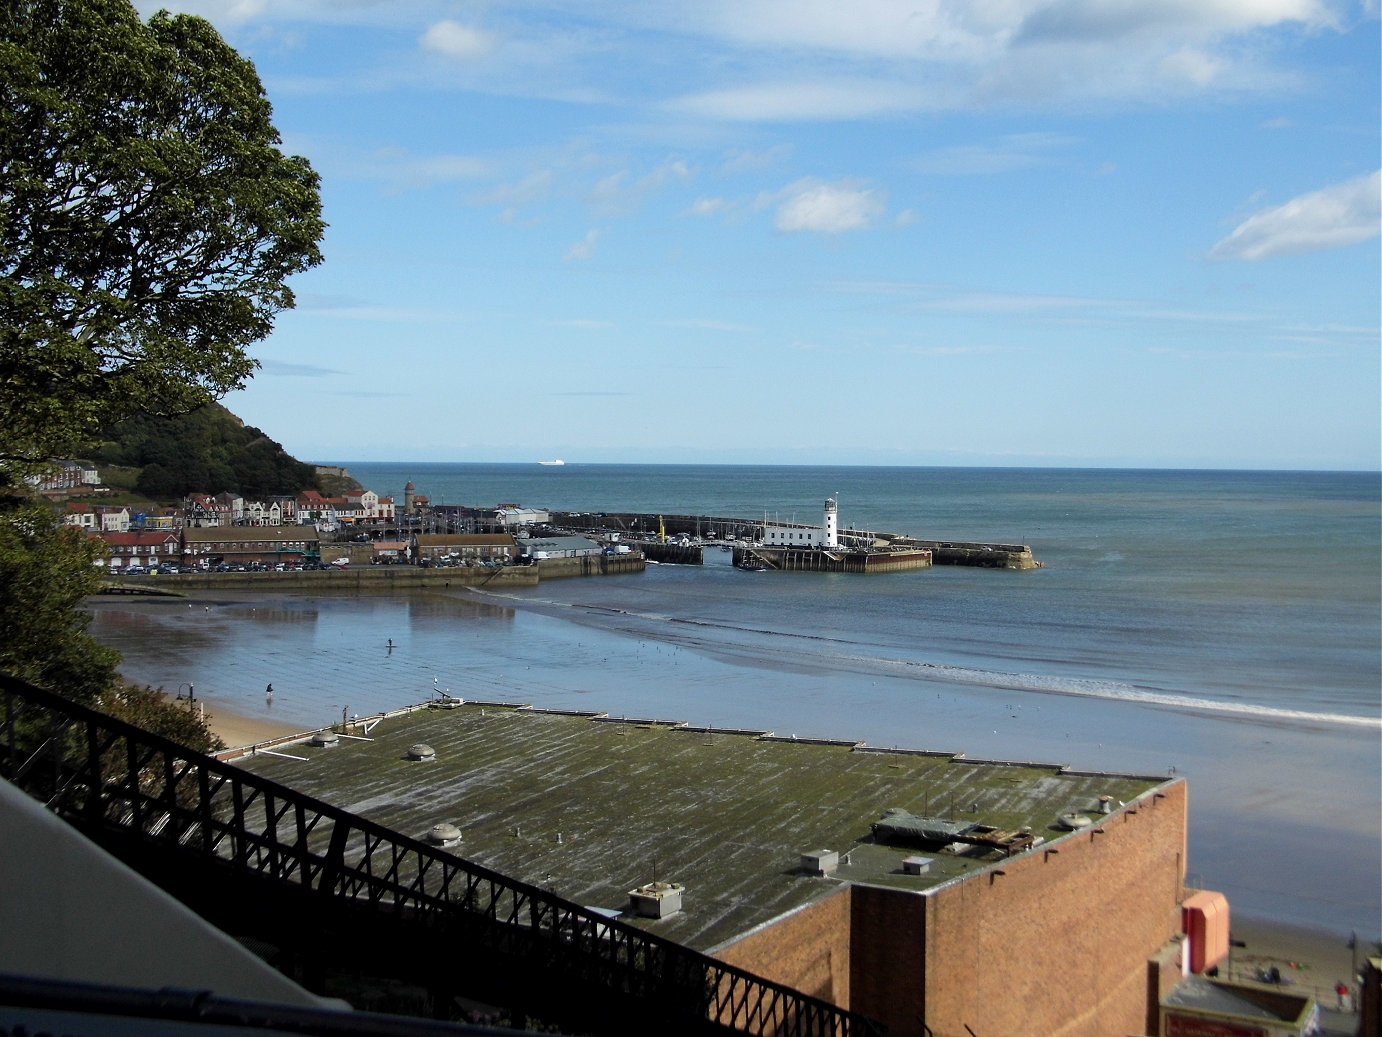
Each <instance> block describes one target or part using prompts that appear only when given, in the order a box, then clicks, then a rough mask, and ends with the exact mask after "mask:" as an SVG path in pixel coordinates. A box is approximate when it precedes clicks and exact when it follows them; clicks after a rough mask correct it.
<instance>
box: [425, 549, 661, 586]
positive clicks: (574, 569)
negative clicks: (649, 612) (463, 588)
mask: <svg viewBox="0 0 1382 1037" xmlns="http://www.w3.org/2000/svg"><path fill="white" fill-rule="evenodd" d="M647 567H648V562H647V559H645V558H644V557H643V555H641V554H626V555H604V554H601V555H586V556H585V557H583V558H543V559H541V560H540V561H537V562H534V563H533V564H532V565H527V566H521V568H524V569H536V570H537V574H536V575H537V576H538V577H539V578H541V579H544V580H560V579H565V578H566V577H570V576H612V575H618V574H621V573H641V572H642V571H643V570H644V569H646V568H647ZM451 571H452V572H455V570H454V569H453V570H451ZM533 582H534V583H536V582H537V580H534V581H533Z"/></svg>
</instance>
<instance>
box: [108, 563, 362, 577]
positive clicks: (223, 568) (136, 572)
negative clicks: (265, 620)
mask: <svg viewBox="0 0 1382 1037" xmlns="http://www.w3.org/2000/svg"><path fill="white" fill-rule="evenodd" d="M339 568H340V566H337V565H327V564H326V563H324V562H323V563H321V564H318V563H316V562H310V563H309V562H302V563H298V562H279V563H277V564H274V565H270V564H269V563H268V562H246V563H244V564H240V563H238V562H222V563H220V564H219V565H205V566H197V565H177V564H176V563H173V562H167V563H164V564H162V565H148V566H146V565H126V566H120V567H112V568H111V570H110V574H111V575H112V576H178V575H181V574H182V573H268V572H278V573H300V572H312V571H315V570H318V569H320V570H322V571H324V572H333V571H335V570H336V569H339Z"/></svg>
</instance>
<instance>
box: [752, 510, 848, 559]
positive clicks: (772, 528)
mask: <svg viewBox="0 0 1382 1037" xmlns="http://www.w3.org/2000/svg"><path fill="white" fill-rule="evenodd" d="M763 546H764V547H802V548H808V547H809V548H825V549H830V548H836V547H839V546H840V506H839V504H838V503H836V501H835V498H833V497H827V498H826V499H825V507H824V508H823V510H822V513H821V524H820V525H819V526H799V525H795V524H793V525H785V526H784V525H780V524H777V523H773V522H769V521H767V520H766V519H764V521H763Z"/></svg>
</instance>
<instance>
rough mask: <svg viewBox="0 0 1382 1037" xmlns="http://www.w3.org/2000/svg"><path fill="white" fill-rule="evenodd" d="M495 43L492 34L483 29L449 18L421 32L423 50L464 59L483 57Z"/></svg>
mask: <svg viewBox="0 0 1382 1037" xmlns="http://www.w3.org/2000/svg"><path fill="white" fill-rule="evenodd" d="M495 45H496V40H495V38H494V36H493V35H492V34H490V33H487V32H485V31H484V30H483V29H476V28H473V27H471V26H469V25H462V24H461V23H460V22H453V21H449V20H448V21H441V22H437V23H436V24H435V25H431V26H429V27H428V29H427V31H426V32H425V33H423V34H422V47H423V49H424V50H430V51H432V52H434V53H436V54H443V55H445V56H446V57H448V58H460V59H462V60H466V61H469V60H474V59H475V58H483V57H485V56H486V55H488V54H489V53H490V52H491V51H493V50H494V48H495Z"/></svg>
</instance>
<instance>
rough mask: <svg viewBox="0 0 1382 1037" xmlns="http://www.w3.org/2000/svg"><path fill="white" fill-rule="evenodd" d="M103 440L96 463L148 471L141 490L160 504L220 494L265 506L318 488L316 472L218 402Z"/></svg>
mask: <svg viewBox="0 0 1382 1037" xmlns="http://www.w3.org/2000/svg"><path fill="white" fill-rule="evenodd" d="M103 437H104V442H102V443H101V445H100V446H98V447H96V448H94V449H93V450H92V451H91V453H90V454H89V455H88V456H89V457H90V458H91V460H93V461H94V462H96V463H97V464H98V465H109V464H114V465H121V466H124V467H130V468H143V472H142V473H141V474H140V476H139V481H138V486H137V488H138V490H139V492H140V493H143V494H145V495H147V496H149V497H152V498H154V499H155V500H179V499H181V498H182V497H184V496H186V495H187V494H189V493H195V492H200V493H220V492H221V491H223V490H224V491H228V492H230V493H239V494H243V495H244V496H246V497H249V498H253V499H260V498H264V497H275V496H280V495H285V496H293V495H296V494H297V493H299V492H301V491H302V490H308V489H317V488H318V484H317V474H316V469H315V468H313V467H312V465H310V464H304V463H303V462H301V461H298V460H296V459H295V458H293V457H292V456H291V455H290V454H288V452H287V451H285V450H284V449H283V447H282V446H280V445H279V444H278V443H276V442H274V441H273V440H272V439H270V438H269V437H268V436H267V435H265V434H264V433H263V432H261V431H260V430H259V429H257V428H255V427H254V426H253V425H246V424H245V423H244V422H243V421H241V420H240V419H239V418H237V417H236V416H235V415H234V414H232V413H230V411H228V410H226V409H225V408H224V407H223V406H221V405H220V404H218V403H213V404H210V405H209V406H206V407H199V408H198V409H197V410H194V411H192V412H191V413H190V414H179V415H174V416H172V417H164V416H161V415H153V414H136V415H134V416H133V417H130V418H126V419H125V420H124V421H122V422H120V423H119V424H118V425H116V426H115V427H113V428H111V429H108V430H106V431H105V432H104V433H103Z"/></svg>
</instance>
